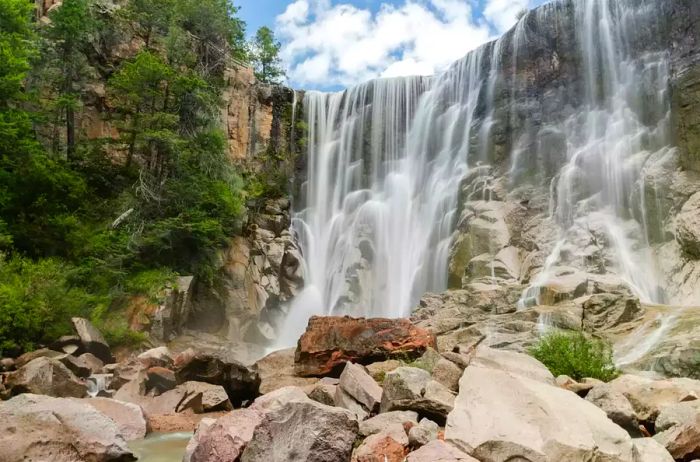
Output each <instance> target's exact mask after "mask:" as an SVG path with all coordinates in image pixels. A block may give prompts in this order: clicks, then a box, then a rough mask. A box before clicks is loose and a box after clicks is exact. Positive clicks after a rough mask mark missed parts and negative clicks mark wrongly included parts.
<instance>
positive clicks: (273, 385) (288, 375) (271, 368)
mask: <svg viewBox="0 0 700 462" xmlns="http://www.w3.org/2000/svg"><path fill="white" fill-rule="evenodd" d="M294 351H295V349H294V348H289V349H286V350H280V351H275V352H274V353H270V354H269V355H267V356H265V357H264V358H262V359H260V360H259V361H257V362H256V363H255V366H254V369H255V370H256V371H257V372H258V375H259V376H260V393H261V394H263V395H264V394H265V393H270V392H271V391H275V390H277V389H278V388H282V387H287V386H298V387H304V386H309V385H313V384H315V383H316V382H317V381H318V379H315V378H312V377H298V376H297V375H296V374H295V371H294Z"/></svg>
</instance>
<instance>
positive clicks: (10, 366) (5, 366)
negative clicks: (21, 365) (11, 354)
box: [0, 358, 15, 372]
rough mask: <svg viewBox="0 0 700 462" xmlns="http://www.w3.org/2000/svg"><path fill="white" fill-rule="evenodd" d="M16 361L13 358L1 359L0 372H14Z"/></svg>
mask: <svg viewBox="0 0 700 462" xmlns="http://www.w3.org/2000/svg"><path fill="white" fill-rule="evenodd" d="M14 368H15V360H14V359H12V358H2V359H0V372H9V371H12V370H14Z"/></svg>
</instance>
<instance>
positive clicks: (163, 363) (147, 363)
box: [136, 346, 173, 368]
mask: <svg viewBox="0 0 700 462" xmlns="http://www.w3.org/2000/svg"><path fill="white" fill-rule="evenodd" d="M136 359H138V360H139V361H140V362H141V364H143V366H144V367H146V368H149V367H167V368H170V367H172V366H173V355H172V353H171V352H170V349H169V348H168V347H166V346H160V347H157V348H151V349H150V350H147V351H144V352H143V353H141V354H140V355H138V356H137V357H136Z"/></svg>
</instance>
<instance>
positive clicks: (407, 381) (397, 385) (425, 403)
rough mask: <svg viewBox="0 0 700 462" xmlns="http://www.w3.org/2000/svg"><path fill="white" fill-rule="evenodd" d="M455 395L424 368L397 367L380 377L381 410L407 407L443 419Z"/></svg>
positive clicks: (397, 409)
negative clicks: (382, 381) (381, 382)
mask: <svg viewBox="0 0 700 462" xmlns="http://www.w3.org/2000/svg"><path fill="white" fill-rule="evenodd" d="M454 400H455V397H454V395H453V394H452V392H451V391H450V390H448V389H447V388H446V387H445V386H444V385H442V384H440V383H438V382H436V381H434V380H432V377H431V376H430V374H429V373H428V372H427V371H424V370H423V369H418V368H415V367H399V368H398V369H396V370H394V371H392V372H390V373H388V374H387V375H386V378H385V379H384V394H383V397H382V403H381V412H387V411H401V410H409V411H416V412H418V413H419V414H420V415H425V416H428V417H430V418H432V419H434V420H435V421H437V422H444V421H445V418H446V417H447V414H449V413H450V411H452V408H453V406H454Z"/></svg>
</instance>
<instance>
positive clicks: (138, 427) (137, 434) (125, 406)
mask: <svg viewBox="0 0 700 462" xmlns="http://www.w3.org/2000/svg"><path fill="white" fill-rule="evenodd" d="M82 402H84V403H87V404H89V405H90V406H92V407H94V408H95V409H97V411H99V412H101V413H102V414H104V415H106V416H107V417H109V418H110V419H112V420H113V421H114V423H116V424H117V428H119V434H121V435H122V436H123V437H124V439H125V440H126V441H133V440H140V439H143V438H145V437H146V433H148V423H147V422H146V416H145V415H144V413H143V409H141V406H138V405H136V404H133V403H125V402H123V401H117V400H114V399H109V398H89V399H85V400H82Z"/></svg>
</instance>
